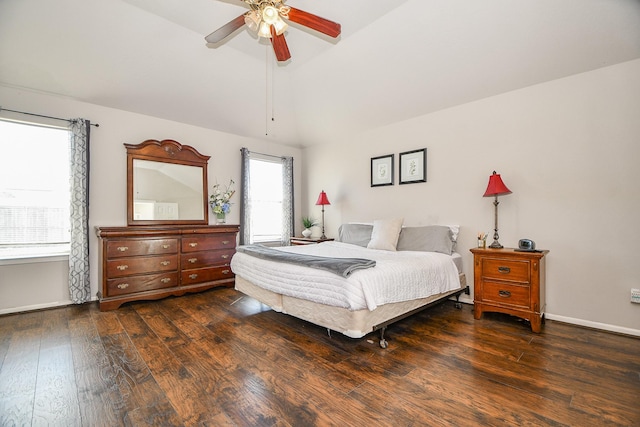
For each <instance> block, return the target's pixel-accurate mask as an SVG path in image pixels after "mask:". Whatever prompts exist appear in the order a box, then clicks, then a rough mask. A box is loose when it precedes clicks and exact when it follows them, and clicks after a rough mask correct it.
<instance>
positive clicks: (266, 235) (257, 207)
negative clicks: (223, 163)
mask: <svg viewBox="0 0 640 427" xmlns="http://www.w3.org/2000/svg"><path fill="white" fill-rule="evenodd" d="M250 168H251V178H252V179H251V183H250V184H249V199H250V200H251V243H263V242H274V241H280V236H281V235H282V164H281V163H280V162H278V163H273V162H270V161H267V160H260V159H251V160H250Z"/></svg>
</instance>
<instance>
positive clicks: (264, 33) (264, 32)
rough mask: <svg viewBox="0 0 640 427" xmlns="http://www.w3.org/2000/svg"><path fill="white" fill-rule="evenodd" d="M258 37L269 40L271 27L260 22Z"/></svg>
mask: <svg viewBox="0 0 640 427" xmlns="http://www.w3.org/2000/svg"><path fill="white" fill-rule="evenodd" d="M258 36H260V37H264V38H266V39H270V38H271V25H269V24H267V23H266V22H264V21H262V22H261V23H260V29H259V30H258Z"/></svg>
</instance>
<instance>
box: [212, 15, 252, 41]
mask: <svg viewBox="0 0 640 427" xmlns="http://www.w3.org/2000/svg"><path fill="white" fill-rule="evenodd" d="M243 25H244V15H240V16H238V17H237V18H235V19H234V20H232V21H229V22H227V23H226V24H224V25H223V26H222V27H220V28H218V29H217V30H215V31H214V32H213V33H211V34H209V35H208V36H207V37H205V38H204V39H205V40H206V41H207V43H212V44H215V43H219V42H221V41H222V40H224V39H225V38H226V37H229V36H230V35H231V34H233V32H234V31H236V30H237V29H238V28H240V27H242V26H243Z"/></svg>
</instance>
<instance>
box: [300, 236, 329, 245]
mask: <svg viewBox="0 0 640 427" xmlns="http://www.w3.org/2000/svg"><path fill="white" fill-rule="evenodd" d="M332 240H334V239H322V238H320V237H317V238H314V237H292V238H291V239H290V240H289V242H290V244H291V246H299V245H314V244H316V243H322V242H331V241H332Z"/></svg>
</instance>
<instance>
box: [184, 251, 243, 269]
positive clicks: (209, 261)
mask: <svg viewBox="0 0 640 427" xmlns="http://www.w3.org/2000/svg"><path fill="white" fill-rule="evenodd" d="M235 252H236V250H235V249H220V250H214V251H207V252H190V253H188V254H182V257H181V259H180V265H182V268H183V269H192V268H202V267H210V266H220V265H229V263H230V262H231V257H232V256H233V254H234V253H235Z"/></svg>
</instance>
